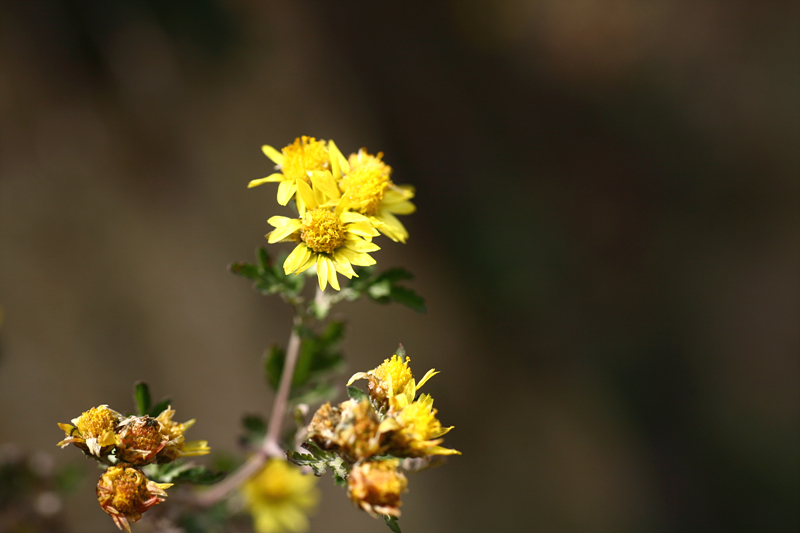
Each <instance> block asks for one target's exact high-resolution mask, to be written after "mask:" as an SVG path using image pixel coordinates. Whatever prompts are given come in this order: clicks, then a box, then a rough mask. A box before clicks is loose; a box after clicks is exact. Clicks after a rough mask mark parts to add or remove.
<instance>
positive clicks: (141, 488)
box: [111, 467, 147, 514]
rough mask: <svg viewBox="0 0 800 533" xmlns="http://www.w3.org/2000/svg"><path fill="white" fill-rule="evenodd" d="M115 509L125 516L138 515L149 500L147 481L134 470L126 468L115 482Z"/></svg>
mask: <svg viewBox="0 0 800 533" xmlns="http://www.w3.org/2000/svg"><path fill="white" fill-rule="evenodd" d="M112 486H113V494H114V497H113V500H112V504H111V505H112V506H113V508H114V509H116V510H118V511H120V512H121V513H123V514H133V513H136V511H137V508H138V507H139V506H140V505H141V504H142V503H144V501H145V500H147V479H146V478H145V477H144V475H143V474H142V473H141V472H139V471H138V470H136V469H134V468H124V467H123V469H122V472H120V473H119V476H118V477H117V478H116V479H114V480H113V482H112Z"/></svg>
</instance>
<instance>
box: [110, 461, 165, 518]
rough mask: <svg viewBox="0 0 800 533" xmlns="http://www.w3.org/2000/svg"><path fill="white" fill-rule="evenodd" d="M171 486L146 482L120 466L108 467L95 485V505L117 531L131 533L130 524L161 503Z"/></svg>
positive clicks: (126, 465) (125, 465) (137, 472)
mask: <svg viewBox="0 0 800 533" xmlns="http://www.w3.org/2000/svg"><path fill="white" fill-rule="evenodd" d="M171 486H172V483H156V482H154V481H150V480H148V479H147V478H146V477H145V475H144V474H142V473H141V472H140V471H139V470H137V469H136V468H134V467H132V466H130V465H128V464H125V463H120V464H118V465H117V466H112V467H110V468H109V469H108V470H106V471H105V473H104V474H103V475H102V476H100V480H99V481H98V482H97V501H98V502H99V503H100V507H101V508H102V509H103V511H105V512H106V513H108V514H109V515H110V516H111V518H112V519H113V520H114V523H115V524H116V525H117V527H118V528H119V529H123V530H125V531H126V532H127V533H131V527H130V524H131V523H133V522H136V521H138V520H139V519H140V518H142V513H144V512H146V511H147V510H148V509H150V508H151V507H153V506H154V505H157V504H159V503H161V502H163V501H164V498H166V497H167V493H166V492H164V489H166V488H169V487H171Z"/></svg>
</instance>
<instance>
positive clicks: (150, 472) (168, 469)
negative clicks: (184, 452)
mask: <svg viewBox="0 0 800 533" xmlns="http://www.w3.org/2000/svg"><path fill="white" fill-rule="evenodd" d="M142 470H143V471H144V473H145V475H147V477H148V478H150V479H152V480H156V481H157V482H158V483H192V484H194V485H212V484H214V483H217V482H218V481H220V480H222V479H223V478H224V477H225V476H226V473H225V472H211V471H210V470H208V469H207V468H206V467H205V466H202V465H197V464H195V463H191V462H189V463H184V462H181V461H175V462H172V463H167V464H163V465H156V464H151V465H147V466H146V467H144V468H143V469H142Z"/></svg>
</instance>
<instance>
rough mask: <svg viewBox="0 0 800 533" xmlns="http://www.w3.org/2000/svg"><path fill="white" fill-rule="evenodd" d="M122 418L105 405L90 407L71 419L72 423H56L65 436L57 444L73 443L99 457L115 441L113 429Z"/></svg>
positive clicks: (105, 452) (63, 445)
mask: <svg viewBox="0 0 800 533" xmlns="http://www.w3.org/2000/svg"><path fill="white" fill-rule="evenodd" d="M121 420H122V415H121V414H119V413H118V412H116V411H114V410H112V409H109V408H108V406H107V405H101V406H99V407H92V408H91V409H89V410H88V411H86V412H85V413H83V414H82V415H81V416H79V417H78V418H73V419H72V424H74V425H70V424H58V427H60V428H61V429H62V430H64V433H66V435H67V438H66V439H64V440H62V441H61V442H59V443H58V444H57V446H61V447H62V448H64V447H65V446H67V445H69V444H74V445H75V446H77V447H78V448H81V449H82V450H84V451H88V452H89V453H91V454H92V455H95V456H97V457H101V456H102V455H105V454H108V453H109V452H110V451H111V449H112V447H113V446H114V444H115V443H116V439H115V435H114V430H115V428H116V426H117V424H118V423H119V422H120V421H121Z"/></svg>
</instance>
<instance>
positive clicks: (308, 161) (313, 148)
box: [281, 135, 330, 184]
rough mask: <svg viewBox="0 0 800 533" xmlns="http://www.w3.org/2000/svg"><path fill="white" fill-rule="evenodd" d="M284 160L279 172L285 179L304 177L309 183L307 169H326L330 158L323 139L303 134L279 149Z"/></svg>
mask: <svg viewBox="0 0 800 533" xmlns="http://www.w3.org/2000/svg"><path fill="white" fill-rule="evenodd" d="M281 152H283V156H284V158H285V159H284V161H283V165H281V172H282V173H283V175H284V176H285V177H286V178H287V179H304V180H306V183H309V184H310V181H309V177H308V171H309V170H327V169H328V168H329V167H330V158H329V156H328V148H327V147H326V146H325V141H318V140H316V139H315V138H314V137H306V136H305V135H303V136H302V137H299V138H297V139H295V141H294V143H292V144H290V145H289V146H287V147H285V148H284V149H282V150H281Z"/></svg>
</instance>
